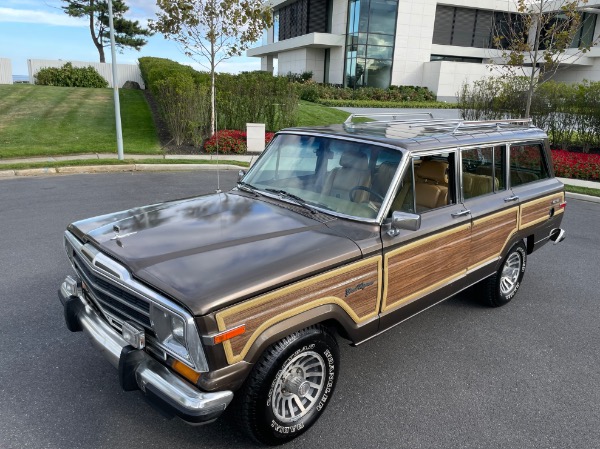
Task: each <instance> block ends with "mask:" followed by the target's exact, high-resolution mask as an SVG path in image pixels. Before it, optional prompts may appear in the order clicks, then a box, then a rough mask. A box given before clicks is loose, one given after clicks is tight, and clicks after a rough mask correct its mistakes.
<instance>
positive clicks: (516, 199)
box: [504, 195, 519, 203]
mask: <svg viewBox="0 0 600 449" xmlns="http://www.w3.org/2000/svg"><path fill="white" fill-rule="evenodd" d="M511 201H519V197H518V196H517V195H513V196H509V197H508V198H504V202H505V203H510V202H511Z"/></svg>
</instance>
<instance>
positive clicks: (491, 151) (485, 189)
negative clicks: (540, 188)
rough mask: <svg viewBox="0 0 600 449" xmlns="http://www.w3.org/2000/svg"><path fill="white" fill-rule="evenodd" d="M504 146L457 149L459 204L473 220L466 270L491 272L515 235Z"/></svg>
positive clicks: (515, 208) (516, 214)
mask: <svg viewBox="0 0 600 449" xmlns="http://www.w3.org/2000/svg"><path fill="white" fill-rule="evenodd" d="M506 160H507V146H506V145H504V144H500V145H487V146H477V147H468V148H461V149H460V174H459V180H460V193H461V201H462V203H463V205H464V207H465V209H466V210H469V211H470V213H471V218H472V228H471V244H470V250H469V254H468V263H467V270H468V271H469V272H471V271H475V270H483V272H481V273H480V274H481V276H485V275H487V274H491V273H493V271H494V270H495V263H494V262H496V261H497V260H498V258H499V257H500V256H501V253H502V250H503V248H504V247H505V246H506V243H507V241H508V239H509V238H510V237H511V236H512V235H513V234H514V233H515V232H517V229H518V217H519V205H518V201H514V199H513V198H512V197H513V194H512V192H511V191H510V190H509V189H508V187H507V182H508V179H507V178H508V176H507V162H506Z"/></svg>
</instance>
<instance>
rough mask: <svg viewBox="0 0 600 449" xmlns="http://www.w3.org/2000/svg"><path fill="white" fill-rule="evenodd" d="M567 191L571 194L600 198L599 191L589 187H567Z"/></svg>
mask: <svg viewBox="0 0 600 449" xmlns="http://www.w3.org/2000/svg"><path fill="white" fill-rule="evenodd" d="M565 190H566V191H567V192H571V193H581V194H582V195H591V196H598V197H600V190H599V189H592V188H589V187H579V186H569V185H565Z"/></svg>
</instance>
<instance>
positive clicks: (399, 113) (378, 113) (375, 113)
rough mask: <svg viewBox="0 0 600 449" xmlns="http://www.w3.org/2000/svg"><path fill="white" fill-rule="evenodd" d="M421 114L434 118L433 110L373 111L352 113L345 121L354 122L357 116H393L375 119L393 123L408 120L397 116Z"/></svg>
mask: <svg viewBox="0 0 600 449" xmlns="http://www.w3.org/2000/svg"><path fill="white" fill-rule="evenodd" d="M419 115H426V116H428V117H429V118H430V119H431V120H433V114H432V113H431V112H398V113H393V112H372V113H356V114H350V115H349V116H348V118H347V119H346V120H345V121H344V126H345V125H346V124H350V125H352V124H353V120H354V119H355V118H371V117H391V118H392V119H391V120H375V121H374V122H375V123H393V122H397V121H400V122H404V121H406V120H402V119H400V120H398V119H397V118H396V117H407V118H408V117H415V116H419ZM366 123H372V122H366Z"/></svg>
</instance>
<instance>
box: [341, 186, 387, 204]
mask: <svg viewBox="0 0 600 449" xmlns="http://www.w3.org/2000/svg"><path fill="white" fill-rule="evenodd" d="M357 190H364V191H365V192H369V193H370V194H371V195H373V196H375V197H376V198H377V199H378V200H379V201H380V202H382V203H383V197H382V196H381V195H380V194H379V193H377V192H375V191H374V190H373V189H370V188H369V187H366V186H355V187H352V188H351V189H350V192H349V195H350V201H354V192H356V191H357Z"/></svg>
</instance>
